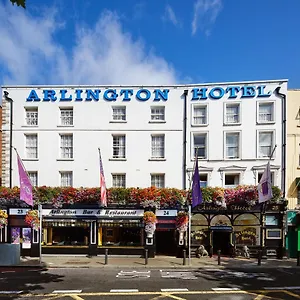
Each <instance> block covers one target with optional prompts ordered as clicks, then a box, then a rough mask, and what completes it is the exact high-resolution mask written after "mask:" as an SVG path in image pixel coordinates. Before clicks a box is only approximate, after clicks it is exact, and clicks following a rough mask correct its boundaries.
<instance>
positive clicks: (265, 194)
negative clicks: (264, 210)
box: [257, 162, 273, 203]
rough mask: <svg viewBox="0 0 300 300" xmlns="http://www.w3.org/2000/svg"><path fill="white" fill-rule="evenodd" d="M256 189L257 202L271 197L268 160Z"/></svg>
mask: <svg viewBox="0 0 300 300" xmlns="http://www.w3.org/2000/svg"><path fill="white" fill-rule="evenodd" d="M257 191H258V202H259V203H262V202H266V201H268V200H270V199H272V198H273V192H272V183H271V170H270V162H268V164H267V166H266V168H265V170H264V173H263V175H262V177H261V179H260V181H259V184H258V185H257Z"/></svg>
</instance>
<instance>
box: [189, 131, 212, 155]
mask: <svg viewBox="0 0 300 300" xmlns="http://www.w3.org/2000/svg"><path fill="white" fill-rule="evenodd" d="M195 135H198V136H199V135H200V136H201V135H205V157H198V160H208V159H209V158H208V154H209V149H208V145H209V143H208V138H209V137H208V131H193V132H191V161H194V160H195V158H196V157H195V140H194V136H195Z"/></svg>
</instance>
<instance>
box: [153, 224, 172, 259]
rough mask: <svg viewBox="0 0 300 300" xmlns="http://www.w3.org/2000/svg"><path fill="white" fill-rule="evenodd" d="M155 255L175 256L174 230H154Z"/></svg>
mask: <svg viewBox="0 0 300 300" xmlns="http://www.w3.org/2000/svg"><path fill="white" fill-rule="evenodd" d="M155 242H156V254H157V255H170V256H173V255H175V254H176V249H177V247H176V243H175V242H176V240H175V231H174V230H156V231H155Z"/></svg>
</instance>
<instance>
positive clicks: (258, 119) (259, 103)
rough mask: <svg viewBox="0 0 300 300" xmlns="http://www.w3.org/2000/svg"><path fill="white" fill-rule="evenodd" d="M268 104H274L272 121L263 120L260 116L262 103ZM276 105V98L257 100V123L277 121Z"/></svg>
mask: <svg viewBox="0 0 300 300" xmlns="http://www.w3.org/2000/svg"><path fill="white" fill-rule="evenodd" d="M266 104H272V106H273V111H272V116H273V120H272V121H261V120H260V118H259V115H260V114H259V109H260V105H266ZM275 105H276V101H274V100H273V101H272V100H266V101H257V102H256V123H257V124H260V125H263V124H274V123H276V115H275V112H276V107H275Z"/></svg>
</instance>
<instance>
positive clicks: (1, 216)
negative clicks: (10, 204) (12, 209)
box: [0, 209, 7, 229]
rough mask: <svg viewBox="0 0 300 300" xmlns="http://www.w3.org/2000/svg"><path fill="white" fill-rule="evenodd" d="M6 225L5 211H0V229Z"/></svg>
mask: <svg viewBox="0 0 300 300" xmlns="http://www.w3.org/2000/svg"><path fill="white" fill-rule="evenodd" d="M5 225H7V213H6V211H5V210H2V209H0V229H1V228H3V227H4V226H5Z"/></svg>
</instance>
